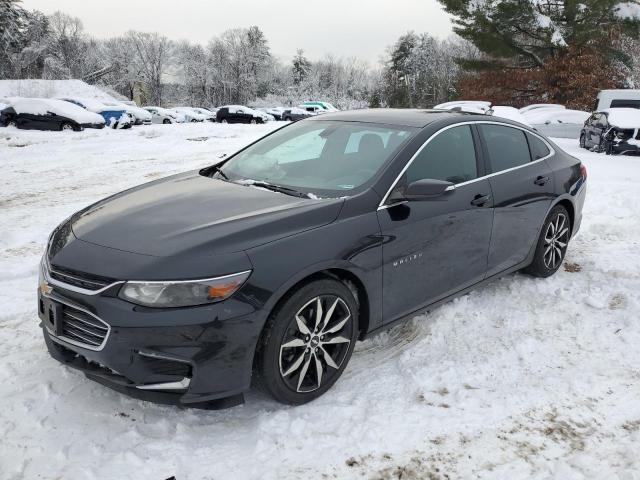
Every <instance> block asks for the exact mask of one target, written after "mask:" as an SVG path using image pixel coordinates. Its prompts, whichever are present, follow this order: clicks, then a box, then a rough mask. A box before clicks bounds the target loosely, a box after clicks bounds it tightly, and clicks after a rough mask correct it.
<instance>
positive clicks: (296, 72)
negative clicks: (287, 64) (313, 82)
mask: <svg viewBox="0 0 640 480" xmlns="http://www.w3.org/2000/svg"><path fill="white" fill-rule="evenodd" d="M310 70H311V62H310V61H309V60H308V59H307V57H305V56H304V50H302V49H301V48H299V49H298V50H297V52H296V55H295V56H294V57H293V60H292V61H291V77H292V79H293V84H294V85H300V84H301V83H302V82H304V81H305V80H306V78H307V76H308V75H309V71H310Z"/></svg>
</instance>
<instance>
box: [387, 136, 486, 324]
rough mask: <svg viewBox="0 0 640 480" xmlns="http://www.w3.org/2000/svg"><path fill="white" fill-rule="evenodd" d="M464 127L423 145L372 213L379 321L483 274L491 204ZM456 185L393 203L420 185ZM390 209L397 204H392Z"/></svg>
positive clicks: (448, 292)
mask: <svg viewBox="0 0 640 480" xmlns="http://www.w3.org/2000/svg"><path fill="white" fill-rule="evenodd" d="M476 140H477V136H476V134H475V132H474V130H472V128H471V127H470V126H469V125H460V126H455V127H453V128H449V129H447V130H444V131H442V132H440V133H438V134H436V135H435V136H434V137H431V139H429V140H428V141H427V144H426V145H425V146H424V147H423V149H422V150H421V151H420V152H419V153H418V155H417V156H416V157H415V159H414V161H413V163H411V165H410V166H409V168H408V169H407V171H406V172H405V173H404V174H403V176H402V178H400V180H399V182H398V184H397V185H396V186H395V187H394V189H393V191H392V193H391V195H390V196H389V199H388V200H387V201H386V205H383V206H382V207H381V208H380V209H379V210H378V220H379V222H380V228H381V231H382V235H383V238H384V243H383V247H382V249H383V282H384V283H383V315H384V319H385V322H388V321H392V320H394V319H397V318H399V317H401V316H404V315H407V314H410V313H412V312H414V311H416V310H418V309H420V308H421V307H424V306H426V305H428V304H431V303H433V302H436V301H438V300H439V299H442V298H444V297H446V296H449V295H451V294H453V293H455V292H457V291H459V290H462V289H464V288H466V287H468V286H470V285H472V284H474V283H477V282H479V281H481V280H482V279H483V278H484V276H485V272H486V269H487V254H488V250H489V242H490V238H491V228H492V221H493V209H492V206H493V199H492V194H491V188H490V185H489V181H488V180H487V179H479V178H478V177H480V176H481V175H482V167H481V162H479V161H478V159H479V156H478V155H477V148H476V145H477V142H476ZM429 178H430V179H437V180H444V181H449V182H451V183H453V184H455V189H454V190H452V191H449V192H446V193H445V194H443V195H442V196H439V197H435V198H431V199H427V200H420V201H407V202H404V203H397V202H398V198H401V196H402V192H403V191H404V189H405V188H406V186H407V185H408V184H410V183H411V182H414V181H417V180H421V179H429ZM394 202H396V203H395V204H394Z"/></svg>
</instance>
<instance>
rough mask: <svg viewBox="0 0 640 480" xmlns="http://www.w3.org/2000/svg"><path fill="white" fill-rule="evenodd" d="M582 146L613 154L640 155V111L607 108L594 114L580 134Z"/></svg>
mask: <svg viewBox="0 0 640 480" xmlns="http://www.w3.org/2000/svg"><path fill="white" fill-rule="evenodd" d="M580 146H581V147H582V148H588V149H592V150H594V151H598V152H605V153H606V154H607V155H613V154H634V155H637V154H640V110H638V109H636V108H606V109H604V110H602V111H600V112H595V113H593V114H592V115H591V116H590V117H589V119H588V120H587V121H586V122H585V124H584V127H583V129H582V132H580Z"/></svg>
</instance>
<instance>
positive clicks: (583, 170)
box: [580, 164, 587, 180]
mask: <svg viewBox="0 0 640 480" xmlns="http://www.w3.org/2000/svg"><path fill="white" fill-rule="evenodd" d="M580 176H581V177H582V179H583V180H586V179H587V167H585V166H584V164H581V165H580Z"/></svg>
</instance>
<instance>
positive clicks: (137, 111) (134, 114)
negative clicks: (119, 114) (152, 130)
mask: <svg viewBox="0 0 640 480" xmlns="http://www.w3.org/2000/svg"><path fill="white" fill-rule="evenodd" d="M102 103H104V104H105V105H106V106H107V107H116V108H121V109H123V110H124V111H125V112H127V114H128V115H129V118H131V120H132V122H133V124H134V125H151V114H150V113H149V112H148V111H146V110H145V109H144V108H140V107H138V106H136V105H135V104H134V105H131V104H129V103H125V102H111V101H103V102H102Z"/></svg>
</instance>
